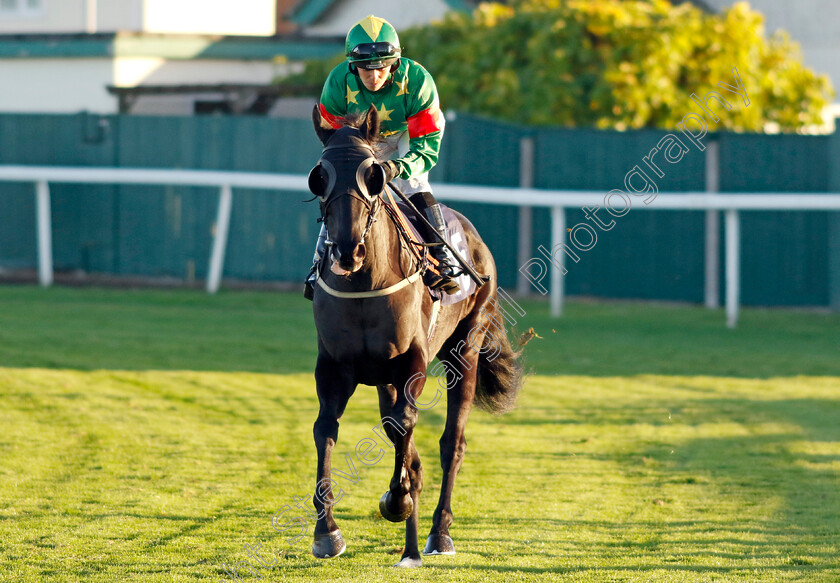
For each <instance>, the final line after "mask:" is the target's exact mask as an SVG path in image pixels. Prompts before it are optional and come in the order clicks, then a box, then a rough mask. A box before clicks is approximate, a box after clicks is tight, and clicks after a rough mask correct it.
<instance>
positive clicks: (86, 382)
mask: <svg viewBox="0 0 840 583" xmlns="http://www.w3.org/2000/svg"><path fill="white" fill-rule="evenodd" d="M522 305H523V307H524V308H525V309H526V310H527V316H525V317H524V318H522V321H521V322H520V323H519V324H518V328H519V329H520V330H522V329H525V328H527V327H528V326H532V325H533V326H534V327H535V329H536V331H537V333H538V334H539V335H540V336H541V338H536V339H534V340H533V341H532V343H531V344H529V345H528V348H527V350H526V354H527V358H528V366H529V367H531V368H532V369H533V372H534V373H535V374H534V375H532V376H531V377H529V379H528V382H527V385H526V387H525V389H524V390H523V393H522V397H521V401H520V405H519V407H518V408H517V409H516V410H515V411H514V412H513V413H511V414H509V415H506V416H503V417H493V416H490V415H487V414H485V413H483V412H479V411H476V412H474V413H473V415H472V416H471V420H470V423H469V425H468V426H467V437H468V442H469V445H468V450H467V457H466V461H465V463H464V468H463V470H462V472H461V475H460V476H459V479H458V484H457V487H456V490H455V496H454V500H453V510H454V512H455V517H456V522H455V525H454V526H453V529H452V535H453V538H454V540H455V544H456V548H457V549H458V554H457V555H455V556H453V557H430V558H426V559H425V564H426V568H424V569H422V570H419V571H415V572H409V573H403V572H396V571H394V570H393V569H391V568H390V567H389V565H390V564H392V563H393V562H396V560H397V559H398V558H399V554H398V553H399V551H400V549H401V546H402V539H403V528H402V526H401V525H393V524H391V523H388V522H386V521H384V520H382V519H381V518H379V517H378V514H377V502H378V499H379V496H380V495H381V494H382V493H383V492H384V491H385V488H386V486H387V483H388V480H389V477H390V470H391V468H390V467H389V466H390V465H391V464H390V462H388V461H387V457H386V459H385V461H383V462H382V463H380V464H377V465H375V466H373V467H370V468H361V467H360V466H359V464H357V467H358V469H359V479H358V480H357V481H356V482H355V483H353V482H351V481H350V480H349V479H346V478H339V480H338V482H339V486H340V487H341V488H342V489H343V490H344V492H345V496H344V498H343V499H342V501H341V502H340V504H339V505H338V507H337V520H338V522H339V525H340V526H341V528H342V532H343V533H344V535H345V538H346V539H347V543H348V551H347V552H346V553H345V555H344V556H342V557H341V558H339V559H336V560H330V561H318V560H316V559H314V558H313V557H312V556H311V555H310V554H309V545H310V536H309V535H307V536H305V537H304V538H303V539H302V540H300V541H298V542H296V543H293V544H290V542H289V539H290V538H291V536H292V535H291V531H288V532H285V533H282V534H281V533H277V532H276V531H274V530H273V529H272V527H271V517H272V514H273V513H274V512H275V511H276V510H277V509H278V508H280V507H282V506H284V505H287V504H289V505H294V504H295V501H294V499H293V497H302V498H306V499H307V500H309V499H310V498H311V492H312V487H313V482H314V464H315V455H314V446H313V444H312V436H311V430H312V422H313V421H314V419H315V416H316V414H317V401H316V399H315V398H314V386H313V384H314V383H313V380H312V366H313V362H314V355H315V351H314V345H315V336H314V331H313V329H312V328H313V326H312V323H311V312H310V308H309V305H308V303H307V302H305V301H304V300H303V299H302V298H299V297H298V296H297V295H287V294H272V293H245V292H237V293H232V292H229V293H221V294H219V295H217V296H214V297H210V296H206V295H204V294H201V293H199V292H192V291H124V290H123V291H119V290H96V289H88V290H79V289H59V288H56V289H50V290H40V289H36V288H31V287H0V403H2V407H0V427H2V428H5V429H4V430H3V431H0V581H16V582H18V581H80V580H81V581H103V582H104V581H109V582H110V581H204V580H209V581H219V580H230V579H229V578H227V577H226V576H225V573H224V571H223V570H222V568H221V565H222V564H223V563H224V564H226V565H227V566H232V565H235V564H236V563H239V564H240V566H243V565H245V563H243V561H246V560H249V558H248V555H247V554H246V549H245V545H249V546H251V547H253V546H254V545H257V544H261V545H262V547H261V551H260V554H261V556H263V557H265V558H266V559H269V560H271V559H270V558H271V557H276V558H277V561H278V564H277V565H276V566H275V567H273V568H271V569H268V568H265V567H259V568H258V571H257V572H258V573H259V574H260V575H261V576H262V577H263V580H272V581H316V580H336V581H359V580H362V581H372V582H374V581H403V580H405V581H415V580H416V581H495V580H502V579H504V580H513V581H556V580H562V581H585V582H588V581H680V582H683V581H691V582H694V581H697V582H700V581H727V582H728V581H744V582H747V581H749V582H752V581H836V580H838V579H840V559H838V557H840V424H838V422H837V419H838V418H840V359H838V353H839V352H840V350H838V349H840V318H838V316H837V315H836V314H835V315H819V314H813V313H804V312H793V311H761V310H747V311H745V312H744V316H743V319H742V322H741V326H740V327H739V329H737V330H734V331H733V330H727V329H726V328H725V327H724V326H723V318H722V314H721V313H720V312H713V311H707V310H703V309H699V308H685V307H683V308H673V307H656V306H649V305H636V304H629V303H628V304H600V305H599V304H584V303H577V304H575V303H573V304H571V305H570V306H569V310H568V314H567V316H565V317H564V318H562V319H559V320H552V319H549V318H548V317H547V315H546V306H545V305H543V304H539V303H523V304H522ZM376 411H377V407H376V396H375V391H374V390H372V389H370V388H367V387H360V388H359V390H358V391H357V393H356V395H355V396H354V398H353V399H352V400H351V401H350V405H349V407H348V410H347V412H346V413H345V415H344V417H343V418H342V425H341V436H340V441H339V444H338V446H337V448H336V457H337V458H338V460H339V462H338V463H337V465H339V467H340V466H342V465H344V464H343V463H341V460H343V459H344V454H345V453H346V454H349V455H350V456H353V446H354V445H355V443H356V442H357V441H358V440H360V439H363V438H365V437H374V438H375V437H376V436H375V434H373V433H372V431H371V428H372V427H373V426H374V425H375V424H376V423H377V415H376ZM443 421H444V418H443V410H442V408H441V407H437V408H435V409H432V410H429V411H426V412H424V413H423V414H422V415H421V420H420V423H419V425H418V429H417V432H416V435H417V443H418V449H419V451H420V453H421V455H422V456H423V460H424V462H425V491H424V495H423V498H422V500H421V528H422V530H423V531H426V532H421V536H425V534H427V531H428V528H429V526H430V524H431V513H432V511H433V509H434V504H435V502H436V498H437V492H438V487H439V484H440V478H441V470H440V468H439V464H438V461H437V454H436V452H437V440H438V438H439V436H440V434H441V432H442V427H443ZM306 523H307V524H309V523H308V522H306ZM310 534H311V530H310ZM250 560H251V562H252V563H254V564H256V562H255V561H254V560H253V559H250ZM240 574H241V576H242V579H243V580H246V581H247V580H254V581H256V580H258V579H257V578H256V577H249V576H248V571H247V569H245V570H242V569H240Z"/></svg>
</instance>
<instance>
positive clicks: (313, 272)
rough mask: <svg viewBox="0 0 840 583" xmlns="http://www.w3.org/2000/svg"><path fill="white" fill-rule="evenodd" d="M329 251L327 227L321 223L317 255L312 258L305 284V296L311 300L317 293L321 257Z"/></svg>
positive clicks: (316, 245) (316, 246) (316, 244)
mask: <svg viewBox="0 0 840 583" xmlns="http://www.w3.org/2000/svg"><path fill="white" fill-rule="evenodd" d="M326 252H327V227H325V226H324V223H321V232H320V233H318V241H317V242H316V243H315V256H314V257H313V258H312V269H310V270H309V275H307V276H306V282H305V283H304V284H303V297H305V298H306V299H307V300H309V301H310V302H311V301H312V297H313V296H314V295H315V282H316V281H317V280H318V264H320V263H321V257H323V256H324V253H326Z"/></svg>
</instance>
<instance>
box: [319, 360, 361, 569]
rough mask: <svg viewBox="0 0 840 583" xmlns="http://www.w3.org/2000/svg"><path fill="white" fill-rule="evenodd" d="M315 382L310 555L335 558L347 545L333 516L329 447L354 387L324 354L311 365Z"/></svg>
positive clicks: (320, 557) (333, 445)
mask: <svg viewBox="0 0 840 583" xmlns="http://www.w3.org/2000/svg"><path fill="white" fill-rule="evenodd" d="M315 384H316V390H317V393H318V402H319V403H320V410H319V412H318V419H316V420H315V426H314V428H313V433H314V435H315V447H316V449H317V450H318V472H317V474H318V478H317V481H316V483H315V496H314V497H313V503H314V504H315V510H316V511H317V512H318V519H317V521H316V523H315V542H314V543H313V545H312V554H313V555H315V556H316V557H318V558H319V559H326V558H329V557H337V556H338V555H340V554H341V553H343V552H344V550H345V549H346V548H347V545H346V544H345V542H344V538H343V537H342V536H341V531H340V530H339V529H338V525H337V524H336V523H335V520H334V519H333V511H332V507H333V505H334V504H335V502H336V500H335V497H334V496H333V491H332V482H331V479H330V468H331V458H332V450H333V447H335V443H336V441H337V440H338V420H339V419H340V418H341V416H342V414H344V408H345V407H346V406H347V401H348V400H350V396H351V395H352V394H353V392H354V391H355V390H356V383H355V382H354V381H353V379H352V376H351V374H350V371H348V370H346V369H345V368H343V367H341V365H339V364H338V363H337V362H335V361H333V360H332V359H331V358H330V357H328V356H326V355H325V354H324V353H323V351H322V352H321V353H320V354H319V355H318V363H317V364H316V365H315Z"/></svg>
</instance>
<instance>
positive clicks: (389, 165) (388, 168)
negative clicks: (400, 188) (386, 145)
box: [381, 160, 400, 184]
mask: <svg viewBox="0 0 840 583" xmlns="http://www.w3.org/2000/svg"><path fill="white" fill-rule="evenodd" d="M381 166H382V169H383V170H384V171H385V184H388V183H389V182H391V181H392V180H393V179H394V178H396V177H397V176H398V175H399V173H400V167H399V166H397V163H396V162H394V161H393V160H386V161H385V162H383V163H382V164H381Z"/></svg>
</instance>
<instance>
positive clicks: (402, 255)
mask: <svg viewBox="0 0 840 583" xmlns="http://www.w3.org/2000/svg"><path fill="white" fill-rule="evenodd" d="M369 239H370V243H371V246H370V248H369V249H370V250H369V252H368V253H367V254H366V257H365V265H364V266H363V269H367V270H368V271H369V272H370V275H371V280H372V281H373V282H375V283H379V284H381V283H384V282H389V283H393V282H394V281H395V280H396V279H402V278H403V277H406V276H408V275H411V274H412V272H413V271H414V269H413V267H414V265H413V261H412V259H411V256H410V253H407V252H405V251H404V250H403V249H402V241H401V240H400V235H399V233H398V232H397V228H396V226H395V225H394V223H393V221H392V220H391V217H389V216H388V214H387V212H386V211H385V209H380V211H379V216H378V217H377V221H376V222H375V223H374V224H373V227H371V231H370V235H369ZM395 276H397V277H395Z"/></svg>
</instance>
